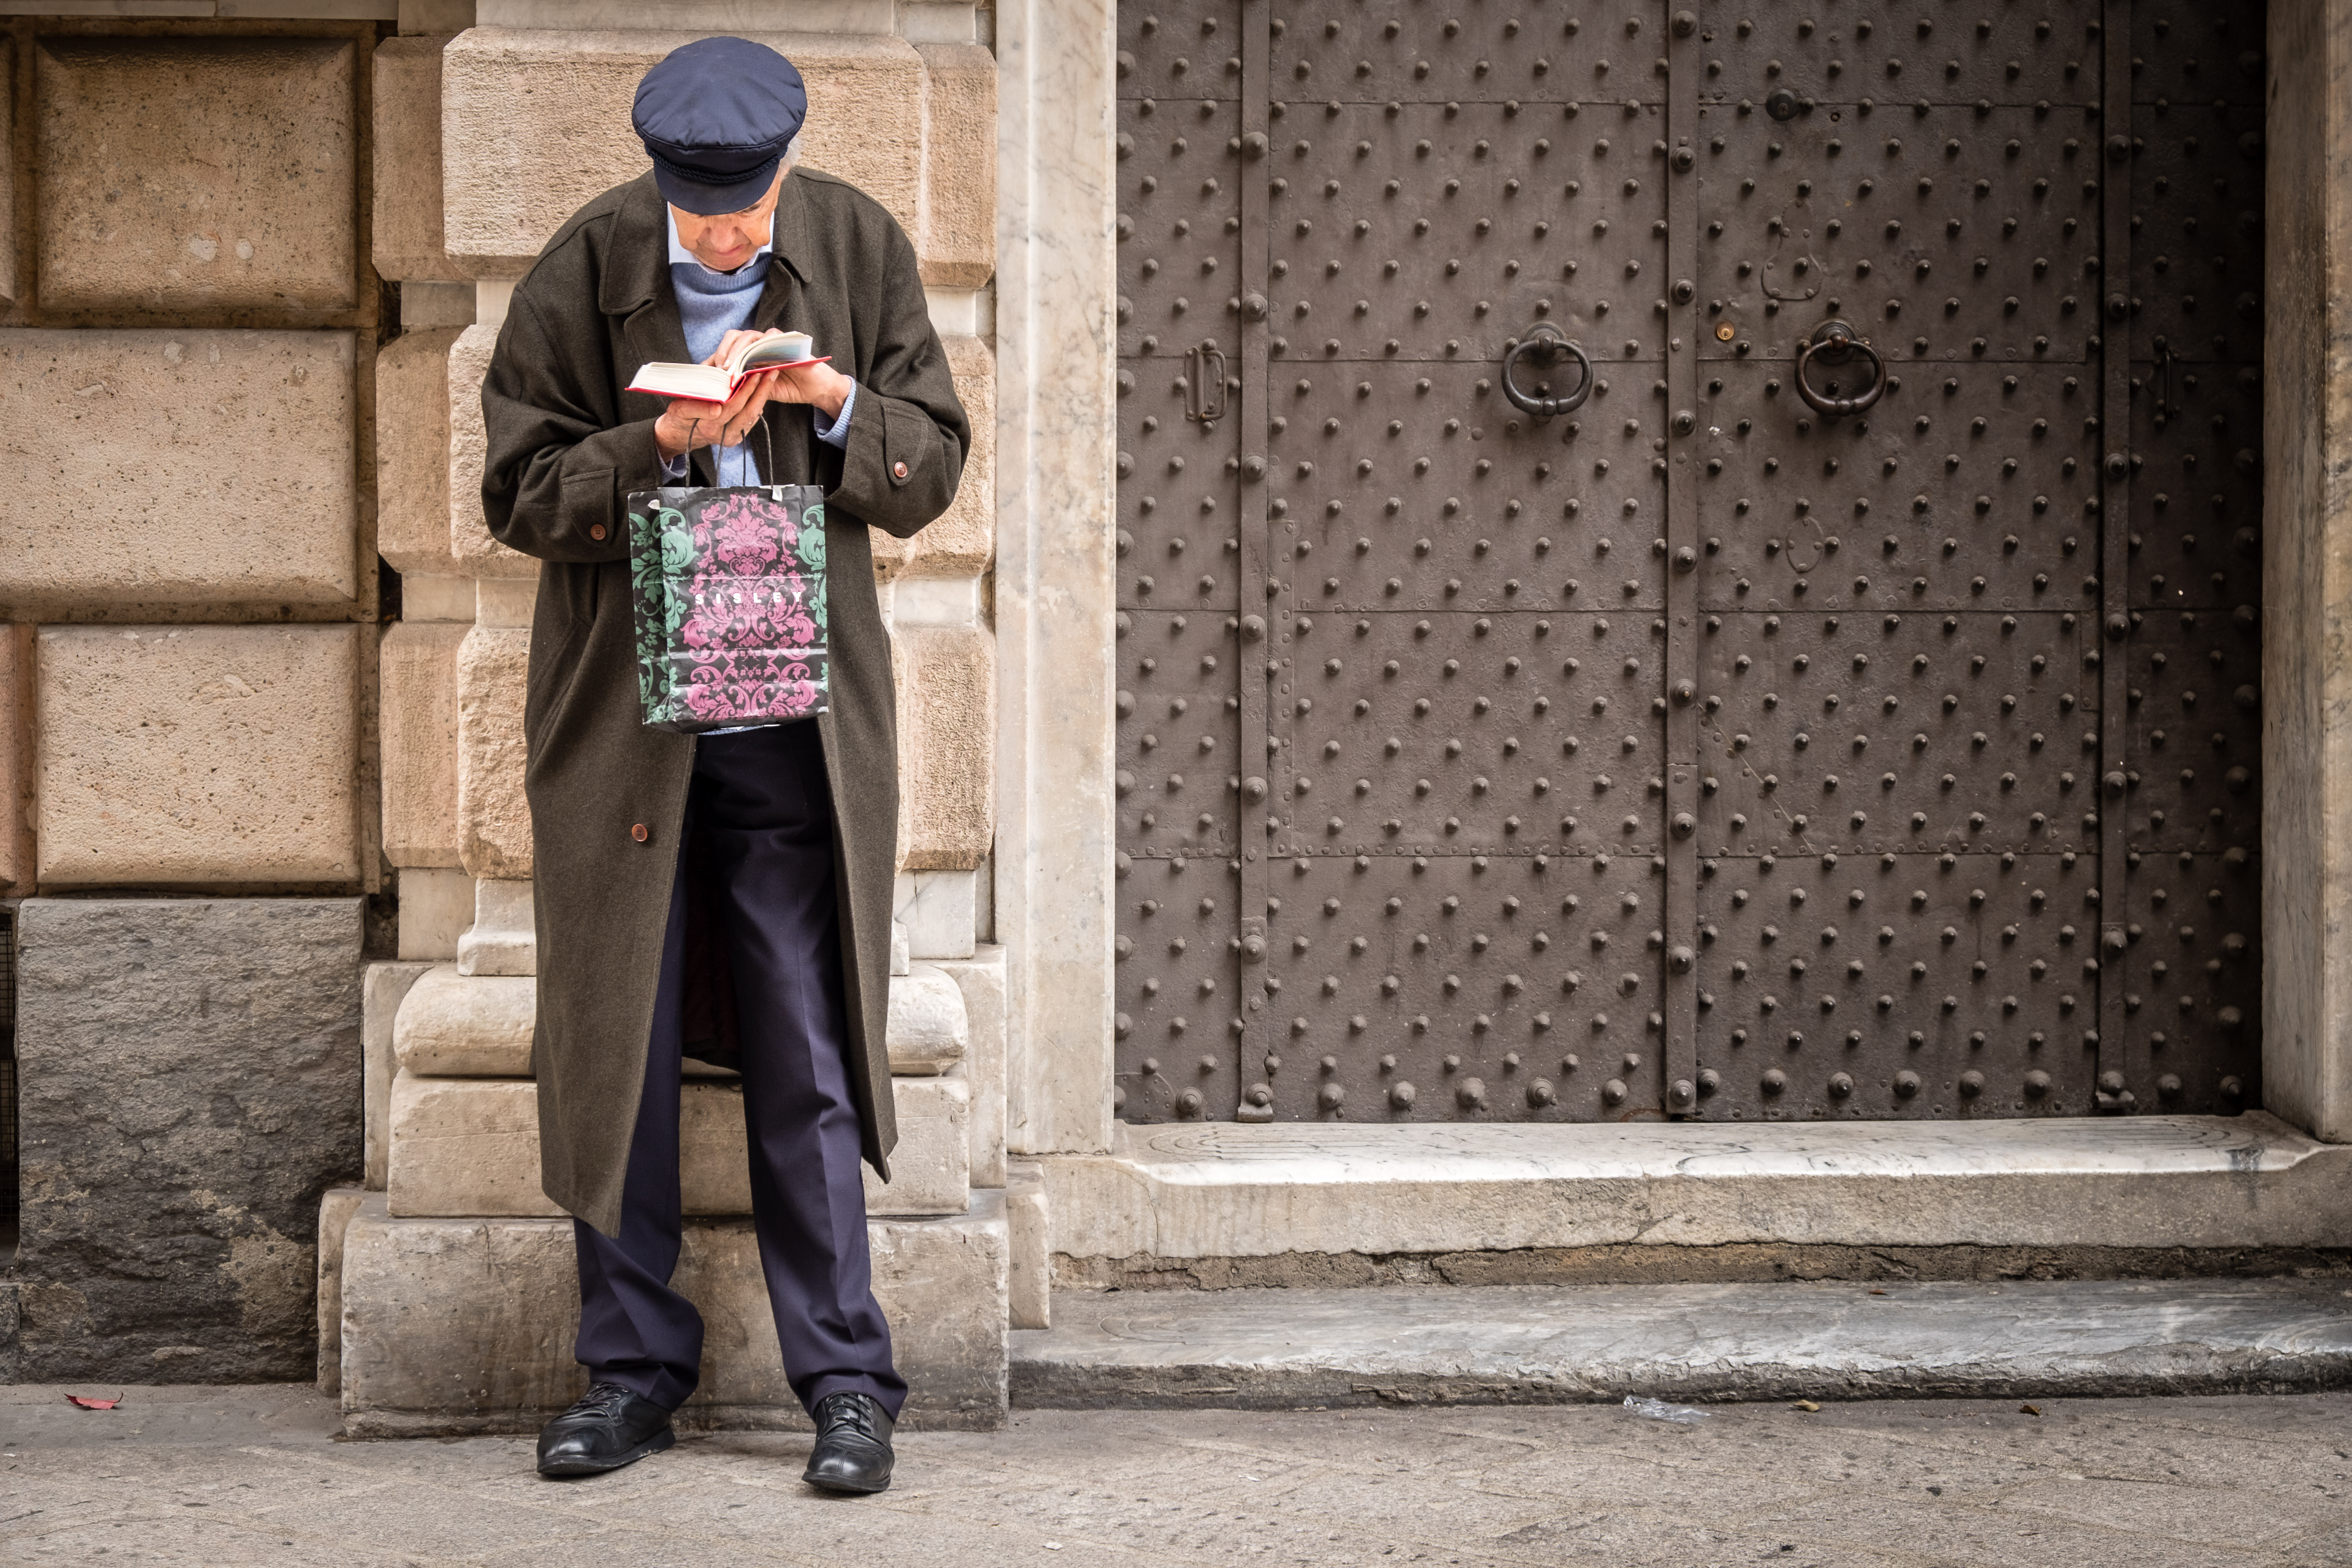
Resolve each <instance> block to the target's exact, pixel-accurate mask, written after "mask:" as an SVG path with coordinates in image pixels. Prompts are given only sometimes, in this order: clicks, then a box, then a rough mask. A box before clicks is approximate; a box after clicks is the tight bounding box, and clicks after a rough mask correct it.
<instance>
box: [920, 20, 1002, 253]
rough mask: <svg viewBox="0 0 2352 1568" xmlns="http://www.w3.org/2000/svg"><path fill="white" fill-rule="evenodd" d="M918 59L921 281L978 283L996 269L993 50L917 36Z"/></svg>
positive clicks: (994, 72) (994, 58) (994, 64)
mask: <svg viewBox="0 0 2352 1568" xmlns="http://www.w3.org/2000/svg"><path fill="white" fill-rule="evenodd" d="M915 52H916V53H917V54H919V55H920V56H921V57H922V59H923V227H922V241H921V249H920V255H921V258H922V268H923V281H924V282H926V283H928V284H929V285H931V286H932V287H933V288H935V289H977V288H979V287H980V286H981V285H982V284H983V283H985V282H987V281H988V280H989V279H991V278H993V277H994V276H996V57H995V56H994V55H993V54H991V53H990V52H989V51H988V50H986V49H984V48H982V47H980V46H979V45H978V44H918V45H916V46H915Z"/></svg>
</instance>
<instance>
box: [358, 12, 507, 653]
mask: <svg viewBox="0 0 2352 1568" xmlns="http://www.w3.org/2000/svg"><path fill="white" fill-rule="evenodd" d="M385 47H387V48H389V47H391V46H390V45H389V44H387V45H386V46H385ZM463 330H464V329H462V328H457V327H428V328H424V329H421V330H415V331H404V332H402V333H401V334H400V336H398V337H396V338H394V339H393V341H392V342H388V343H386V344H384V346H383V348H381V349H379V350H377V351H376V356H375V508H376V510H375V549H376V553H377V554H379V555H381V556H383V558H384V559H385V560H386V561H389V562H391V563H392V565H393V570H394V571H396V572H399V573H401V574H409V573H419V574H427V575H433V576H446V575H449V574H454V573H457V572H460V571H463V570H465V568H464V567H463V566H462V565H461V564H460V563H459V562H458V560H457V551H456V549H455V548H454V547H453V546H452V545H451V543H450V539H451V537H452V534H451V514H450V510H449V350H450V346H451V345H452V344H454V343H455V342H457V334H458V333H459V332H460V331H463ZM485 363H488V362H487V361H486V362H485ZM476 401H477V403H478V402H479V399H478V398H477V399H476ZM474 423H475V426H477V433H478V427H479V426H480V424H481V416H480V414H479V412H478V411H477V413H476V415H475V419H474ZM474 460H475V463H476V465H477V467H478V466H479V464H480V462H481V457H480V454H479V453H478V452H477V453H476V454H475V459H474ZM477 510H479V509H478V508H477ZM412 613H413V612H412Z"/></svg>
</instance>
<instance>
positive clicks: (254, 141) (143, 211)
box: [34, 37, 359, 515]
mask: <svg viewBox="0 0 2352 1568" xmlns="http://www.w3.org/2000/svg"><path fill="white" fill-rule="evenodd" d="M357 47H358V45H357V44H355V43H354V42H353V41H352V40H351V39H349V38H289V37H274V38H184V37H179V38H166V37H145V38H139V37H46V38H42V39H41V40H39V42H38V43H37V44H36V45H35V55H34V59H35V64H34V76H35V79H36V80H37V82H38V84H39V99H38V101H39V105H40V108H39V127H38V132H37V142H36V149H37V151H36V156H37V159H38V163H39V169H40V181H41V204H40V258H41V260H40V291H41V303H42V304H44V305H46V306H50V307H52V308H58V307H63V308H71V309H79V310H92V309H112V310H184V309H188V308H191V307H211V308H215V309H218V308H222V307H234V306H257V307H263V308H268V309H275V310H285V309H288V308H289V307H291V308H294V309H307V310H332V309H335V308H338V307H343V306H348V305H350V304H351V303H352V300H353V299H354V298H355V294H354V290H355V288H356V285H357V281H358V279H357V271H358V268H357V266H356V245H355V242H354V239H353V236H354V233H355V230H356V226H355V223H354V219H355V217H356V216H357V215H356V212H355V210H354V209H355V207H356V205H357V192H358V189H359V183H358V179H357V177H356V171H357V168H358V153H359V126H358V122H357V115H356V113H355V112H354V107H353V104H352V86H353V82H352V54H353V51H354V50H355V49H356V48H357ZM131 406H138V405H131ZM247 515H250V514H249V513H248V514H247Z"/></svg>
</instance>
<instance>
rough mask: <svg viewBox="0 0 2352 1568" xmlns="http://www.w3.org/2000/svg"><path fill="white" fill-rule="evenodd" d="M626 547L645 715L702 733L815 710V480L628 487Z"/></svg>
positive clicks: (819, 521)
mask: <svg viewBox="0 0 2352 1568" xmlns="http://www.w3.org/2000/svg"><path fill="white" fill-rule="evenodd" d="M629 557H630V579H631V583H632V584H633V588H634V594H635V607H636V627H637V687H638V692H639V695H640V697H641V699H642V700H643V702H644V707H645V721H646V723H647V724H649V725H651V726H653V727H654V728H656V729H658V730H675V731H680V732H681V733H685V734H699V733H701V732H703V731H709V730H724V729H729V728H731V727H734V726H736V725H742V724H776V723H783V722H787V721H791V720H794V719H808V718H813V717H814V716H815V715H817V714H819V713H822V712H824V709H825V694H826V673H827V671H826V651H825V626H824V490H823V489H820V488H818V487H817V486H814V485H758V486H752V485H741V486H730V487H724V488H719V487H685V486H681V487H677V488H673V489H657V490H639V491H636V492H635V493H633V494H632V495H631V496H630V497H629Z"/></svg>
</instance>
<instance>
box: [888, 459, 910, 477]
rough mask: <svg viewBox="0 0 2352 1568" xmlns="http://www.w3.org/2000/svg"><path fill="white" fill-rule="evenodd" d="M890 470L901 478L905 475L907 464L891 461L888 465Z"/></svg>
mask: <svg viewBox="0 0 2352 1568" xmlns="http://www.w3.org/2000/svg"><path fill="white" fill-rule="evenodd" d="M890 471H891V472H892V473H893V474H896V475H897V476H898V478H900V479H905V478H906V477H907V465H906V464H904V463H893V464H891V465H890Z"/></svg>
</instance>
